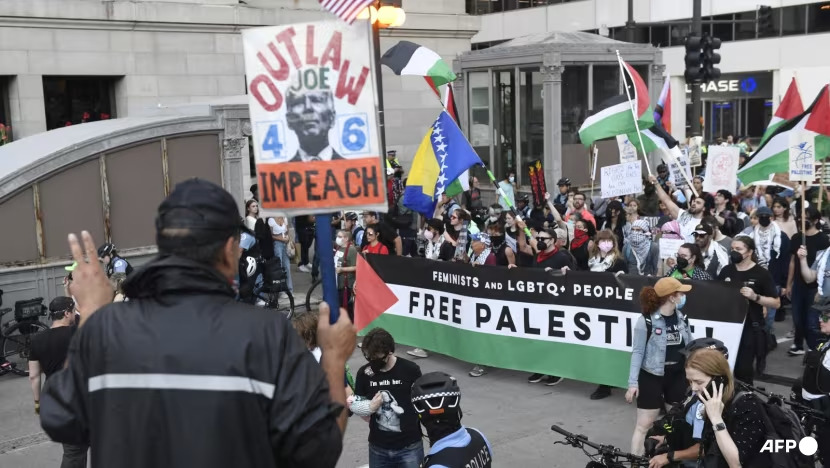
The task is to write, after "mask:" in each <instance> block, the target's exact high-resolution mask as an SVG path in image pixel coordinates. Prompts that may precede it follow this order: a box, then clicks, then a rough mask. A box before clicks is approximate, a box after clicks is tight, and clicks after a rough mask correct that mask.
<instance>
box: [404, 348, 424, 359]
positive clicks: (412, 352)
mask: <svg viewBox="0 0 830 468" xmlns="http://www.w3.org/2000/svg"><path fill="white" fill-rule="evenodd" d="M406 354H408V355H410V356H415V357H417V358H428V357H429V354H427V352H426V351H424V350H423V349H421V348H415V349H413V350H410V351H407V352H406Z"/></svg>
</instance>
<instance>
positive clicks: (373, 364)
mask: <svg viewBox="0 0 830 468" xmlns="http://www.w3.org/2000/svg"><path fill="white" fill-rule="evenodd" d="M384 367H386V358H383V359H369V368H371V369H372V372H374V373H375V374H377V373H378V372H380V370H381V369H383V368H384Z"/></svg>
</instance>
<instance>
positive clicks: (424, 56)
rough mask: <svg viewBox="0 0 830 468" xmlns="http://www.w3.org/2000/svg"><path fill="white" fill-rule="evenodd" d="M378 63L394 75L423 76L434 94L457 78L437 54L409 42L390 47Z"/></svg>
mask: <svg viewBox="0 0 830 468" xmlns="http://www.w3.org/2000/svg"><path fill="white" fill-rule="evenodd" d="M380 63H382V64H384V65H386V66H387V67H389V68H391V69H392V71H393V72H395V74H396V75H414V76H423V77H424V78H426V80H427V82H428V83H429V84H430V86H432V88H433V90H435V92H436V93H437V92H438V88H439V87H440V86H442V85H445V84H447V83H450V82H452V81H455V79H456V78H457V77H456V76H455V73H453V71H452V69H451V68H450V66H449V65H448V64H447V62H445V61H444V59H442V58H441V56H440V55H438V53H437V52H435V51H433V50H430V49H427V48H426V47H424V46H422V45H418V44H416V43H414V42H409V41H401V42H398V43H397V44H395V45H394V46H392V48H391V49H389V50H387V51H386V53H384V54H383V57H381V58H380Z"/></svg>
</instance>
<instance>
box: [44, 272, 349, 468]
mask: <svg viewBox="0 0 830 468" xmlns="http://www.w3.org/2000/svg"><path fill="white" fill-rule="evenodd" d="M124 290H125V293H126V295H127V296H128V297H130V301H129V302H123V303H115V304H111V305H108V306H106V307H103V308H102V309H101V310H99V311H97V312H96V313H95V314H94V315H92V316H91V317H90V318H89V320H87V322H86V323H85V325H84V326H83V327H82V328H81V329H79V330H78V332H77V333H76V334H75V337H74V339H73V340H72V343H71V345H70V348H69V354H68V358H67V362H68V365H67V367H66V368H65V369H64V370H62V371H60V372H58V373H56V374H55V375H53V376H50V378H49V380H48V381H47V383H46V387H45V388H44V392H43V397H42V401H41V413H40V415H41V424H42V426H43V429H44V430H45V431H46V433H47V434H48V435H49V436H50V437H51V438H52V439H53V440H54V441H56V442H62V443H70V444H81V443H89V444H91V447H92V467H93V468H95V467H119V468H133V467H135V468H138V467H147V468H149V467H153V468H164V467H171V468H172V467H189V466H192V467H200V468H211V467H217V468H219V467H222V468H225V467H229V466H244V467H263V468H265V467H268V468H272V467H276V466H279V467H283V466H284V467H333V466H335V464H336V462H337V459H338V457H339V455H340V452H341V449H342V436H341V433H340V430H339V428H338V426H337V421H336V417H337V415H338V414H339V412H340V411H341V407H340V406H339V405H336V404H334V403H332V401H331V399H330V396H329V387H328V384H327V382H326V379H325V376H324V374H323V371H322V369H321V368H320V366H319V365H318V364H317V362H316V361H315V360H314V357H313V356H312V355H311V353H309V352H308V350H307V349H306V348H305V347H304V346H303V344H302V342H301V340H300V338H299V336H298V335H297V333H296V332H295V331H294V329H293V328H292V327H291V325H290V324H289V323H288V321H287V320H286V319H285V317H284V316H283V315H282V314H279V313H275V312H273V311H268V310H265V309H261V308H257V307H254V306H250V305H246V304H242V303H238V302H235V301H234V292H233V289H232V288H231V285H230V284H228V282H227V280H226V279H225V278H223V277H222V276H221V275H220V274H219V273H218V272H217V271H215V270H212V269H210V268H208V267H206V266H203V265H200V264H198V263H196V262H193V261H190V260H187V259H183V258H180V257H176V256H162V257H159V258H157V259H155V260H153V261H152V262H150V263H149V264H147V265H146V266H144V267H142V268H141V269H139V270H137V271H136V272H135V274H134V275H131V277H130V278H129V279H128V280H127V282H125V284H124Z"/></svg>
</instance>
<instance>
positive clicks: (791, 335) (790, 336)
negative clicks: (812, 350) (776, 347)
mask: <svg viewBox="0 0 830 468" xmlns="http://www.w3.org/2000/svg"><path fill="white" fill-rule="evenodd" d="M787 338H795V330H790V331H788V332H787Z"/></svg>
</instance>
